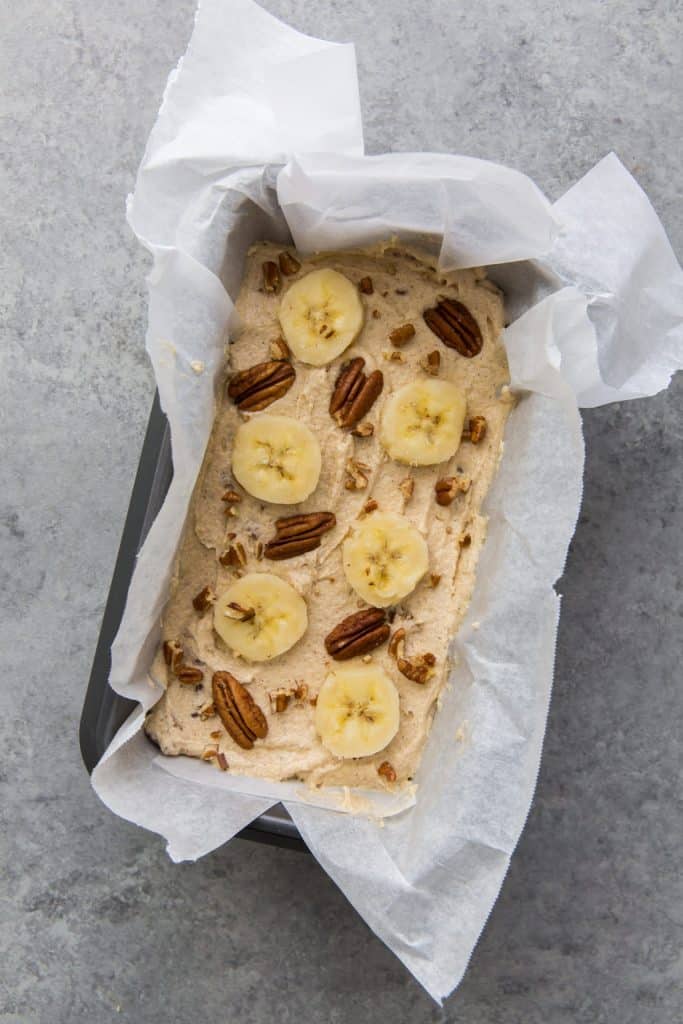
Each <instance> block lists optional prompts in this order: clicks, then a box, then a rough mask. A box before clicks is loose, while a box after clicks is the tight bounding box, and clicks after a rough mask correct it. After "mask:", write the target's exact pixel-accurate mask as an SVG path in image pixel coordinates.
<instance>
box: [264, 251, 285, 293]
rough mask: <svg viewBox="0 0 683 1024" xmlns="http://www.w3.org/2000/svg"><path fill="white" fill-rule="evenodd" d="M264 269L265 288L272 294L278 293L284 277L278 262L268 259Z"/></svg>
mask: <svg viewBox="0 0 683 1024" xmlns="http://www.w3.org/2000/svg"><path fill="white" fill-rule="evenodd" d="M261 269H262V271H263V290H264V292H268V293H269V294H270V295H276V294H277V293H278V292H279V291H280V288H281V287H282V278H281V277H280V270H279V268H278V265H277V263H273V261H272V260H266V262H265V263H264V264H263V267H262V268H261Z"/></svg>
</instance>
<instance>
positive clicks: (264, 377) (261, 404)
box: [228, 359, 296, 412]
mask: <svg viewBox="0 0 683 1024" xmlns="http://www.w3.org/2000/svg"><path fill="white" fill-rule="evenodd" d="M295 377H296V372H295V370H294V367H293V366H292V364H291V363H288V362H287V361H286V360H284V359H271V360H269V361H268V362H265V363H257V364H256V365H255V366H250V367H249V369H247V370H241V371H240V372H239V373H235V374H233V376H232V377H231V378H230V383H229V384H228V395H229V396H230V398H232V400H233V402H234V403H235V405H236V406H237V408H238V409H240V410H241V411H242V412H259V411H260V410H261V409H266V408H267V407H268V406H269V405H272V404H273V402H276V401H277V400H278V398H282V396H283V395H286V394H287V392H288V391H289V389H290V388H291V386H292V384H293V383H294V379H295Z"/></svg>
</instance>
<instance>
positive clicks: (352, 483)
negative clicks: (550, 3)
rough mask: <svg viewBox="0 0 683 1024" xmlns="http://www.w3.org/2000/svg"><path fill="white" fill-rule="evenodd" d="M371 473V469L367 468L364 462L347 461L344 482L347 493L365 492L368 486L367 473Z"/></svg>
mask: <svg viewBox="0 0 683 1024" xmlns="http://www.w3.org/2000/svg"><path fill="white" fill-rule="evenodd" d="M369 472H370V467H369V466H366V464H365V463H364V462H358V460H357V459H347V460H346V480H345V481H344V487H345V488H346V490H347V491H363V490H365V488H366V487H367V486H368V477H367V476H366V474H367V473H369Z"/></svg>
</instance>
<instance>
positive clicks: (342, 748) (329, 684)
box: [315, 662, 399, 757]
mask: <svg viewBox="0 0 683 1024" xmlns="http://www.w3.org/2000/svg"><path fill="white" fill-rule="evenodd" d="M398 724H399V706H398V690H397V689H396V687H395V686H394V684H393V682H392V681H391V679H390V678H389V676H388V675H387V673H386V672H385V671H384V669H383V668H380V666H379V665H363V664H362V663H361V662H349V663H348V664H346V665H344V666H343V667H340V668H335V670H334V672H332V673H331V674H330V675H329V676H328V677H327V679H326V680H325V682H324V683H323V685H322V686H321V688H320V692H319V694H318V700H317V703H316V705H315V727H316V730H317V732H318V735H319V736H320V739H321V741H322V743H323V745H324V746H325V747H327V749H328V750H329V751H330V753H332V754H334V755H335V757H369V756H370V755H371V754H376V753H377V752H378V751H380V750H384V748H385V747H386V746H387V744H388V743H390V742H391V741H392V739H393V738H394V736H395V735H396V733H397V732H398Z"/></svg>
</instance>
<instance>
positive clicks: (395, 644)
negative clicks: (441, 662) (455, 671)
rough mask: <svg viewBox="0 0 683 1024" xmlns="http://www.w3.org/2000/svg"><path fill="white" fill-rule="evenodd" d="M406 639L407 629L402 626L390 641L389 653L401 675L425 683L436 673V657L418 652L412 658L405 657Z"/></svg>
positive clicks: (415, 681)
mask: <svg viewBox="0 0 683 1024" xmlns="http://www.w3.org/2000/svg"><path fill="white" fill-rule="evenodd" d="M405 639H406V631H405V629H404V628H403V626H401V627H400V628H399V629H397V630H396V632H395V633H394V635H393V636H392V638H391V640H390V641H389V654H390V655H391V657H392V658H394V660H395V661H396V667H397V668H398V670H399V672H400V673H401V675H403V676H405V677H406V679H410V680H411V681H412V682H413V683H420V684H421V685H424V684H425V683H427V682H429V680H430V679H431V678H432V676H433V675H434V666H435V665H436V658H435V657H434V655H433V654H431V653H427V654H416V655H414V656H413V657H412V658H406V657H404V647H405Z"/></svg>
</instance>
